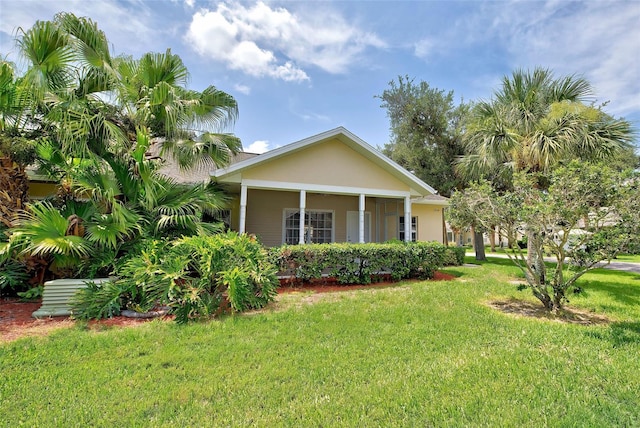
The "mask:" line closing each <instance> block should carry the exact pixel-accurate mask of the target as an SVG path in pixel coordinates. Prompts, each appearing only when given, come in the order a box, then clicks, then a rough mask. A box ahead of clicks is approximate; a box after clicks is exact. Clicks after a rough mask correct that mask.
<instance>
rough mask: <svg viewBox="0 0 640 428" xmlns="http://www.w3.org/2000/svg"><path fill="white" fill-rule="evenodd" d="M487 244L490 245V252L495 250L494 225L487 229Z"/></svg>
mask: <svg viewBox="0 0 640 428" xmlns="http://www.w3.org/2000/svg"><path fill="white" fill-rule="evenodd" d="M489 245H491V252H492V253H495V252H496V227H495V226H491V229H489Z"/></svg>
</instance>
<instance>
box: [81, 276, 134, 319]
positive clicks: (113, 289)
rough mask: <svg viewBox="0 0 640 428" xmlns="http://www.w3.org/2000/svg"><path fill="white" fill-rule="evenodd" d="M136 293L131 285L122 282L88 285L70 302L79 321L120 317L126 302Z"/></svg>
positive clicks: (91, 283)
mask: <svg viewBox="0 0 640 428" xmlns="http://www.w3.org/2000/svg"><path fill="white" fill-rule="evenodd" d="M134 293H135V290H134V289H133V288H132V287H131V286H130V284H126V283H123V282H121V281H108V282H104V283H102V284H95V283H93V282H90V283H87V287H86V288H82V289H80V290H78V292H77V293H76V295H75V296H74V297H73V299H72V300H71V302H70V305H71V307H72V314H73V316H74V318H78V319H91V318H96V319H100V318H111V317H113V316H116V315H120V312H121V310H122V308H123V307H124V302H125V301H126V300H127V299H130V298H131V296H132V295H133V294H134Z"/></svg>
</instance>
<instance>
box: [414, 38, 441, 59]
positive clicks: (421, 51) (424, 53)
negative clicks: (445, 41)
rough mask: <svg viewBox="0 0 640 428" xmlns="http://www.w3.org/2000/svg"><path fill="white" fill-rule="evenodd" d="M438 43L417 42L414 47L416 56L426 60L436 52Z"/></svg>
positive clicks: (428, 41) (427, 40)
mask: <svg viewBox="0 0 640 428" xmlns="http://www.w3.org/2000/svg"><path fill="white" fill-rule="evenodd" d="M435 46H436V42H435V41H434V40H432V39H429V38H427V39H422V40H419V41H418V42H416V43H415V44H414V46H413V48H414V55H415V56H417V57H418V58H422V59H426V58H428V57H429V56H430V55H431V53H432V52H433V51H434V49H435Z"/></svg>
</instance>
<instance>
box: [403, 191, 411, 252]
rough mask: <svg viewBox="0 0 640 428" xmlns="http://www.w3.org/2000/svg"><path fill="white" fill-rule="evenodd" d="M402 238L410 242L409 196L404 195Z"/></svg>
mask: <svg viewBox="0 0 640 428" xmlns="http://www.w3.org/2000/svg"><path fill="white" fill-rule="evenodd" d="M404 240H405V242H411V196H405V197H404Z"/></svg>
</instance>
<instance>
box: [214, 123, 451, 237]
mask: <svg viewBox="0 0 640 428" xmlns="http://www.w3.org/2000/svg"><path fill="white" fill-rule="evenodd" d="M212 175H213V177H214V179H215V180H216V181H217V182H219V183H223V184H226V185H227V187H228V189H229V191H230V192H231V194H233V195H234V199H233V203H232V205H231V209H230V211H229V219H230V226H231V228H232V229H234V230H237V231H239V232H247V233H252V234H255V235H257V236H258V237H259V238H260V240H261V241H262V242H263V243H264V244H265V245H267V246H276V245H281V244H283V243H287V244H298V243H310V242H314V243H330V242H384V241H387V240H390V239H399V240H404V241H409V240H419V241H439V242H446V230H445V227H444V217H443V209H444V208H445V207H446V206H447V205H448V200H447V198H444V197H442V196H439V195H437V194H436V191H435V190H434V189H433V188H432V187H431V186H429V185H428V184H426V183H425V182H423V181H422V180H420V179H418V178H417V177H415V176H414V175H413V174H411V173H409V172H408V171H407V170H405V169H404V168H402V167H401V166H400V165H398V164H397V163H395V162H393V161H392V160H391V159H389V158H387V157H386V156H384V155H383V154H382V153H380V152H379V151H378V150H376V149H375V148H373V147H372V146H370V145H369V144H367V143H365V142H364V141H363V140H361V139H360V138H358V137H357V136H355V135H354V134H352V133H351V132H349V131H348V130H346V129H345V128H343V127H339V128H336V129H332V130H330V131H326V132H324V133H322V134H318V135H314V136H312V137H309V138H306V139H304V140H300V141H297V142H294V143H291V144H288V145H286V146H282V147H279V148H277V149H275V150H272V151H269V152H266V153H264V154H261V155H258V156H255V157H252V158H248V159H245V160H242V161H240V162H237V163H234V164H231V165H230V166H228V167H227V168H221V169H218V170H216V171H214V172H213V173H212ZM407 219H408V220H407Z"/></svg>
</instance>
